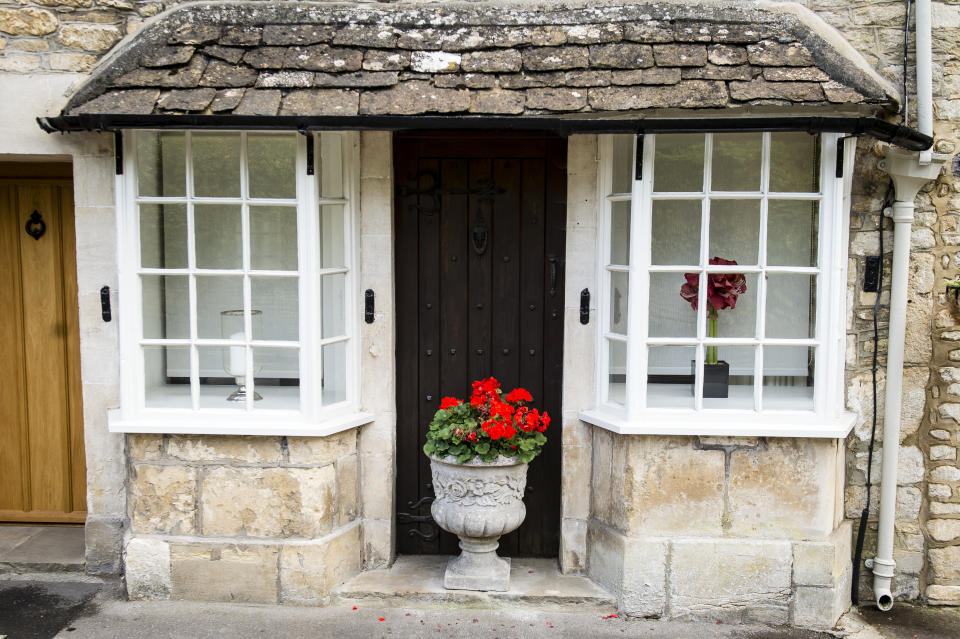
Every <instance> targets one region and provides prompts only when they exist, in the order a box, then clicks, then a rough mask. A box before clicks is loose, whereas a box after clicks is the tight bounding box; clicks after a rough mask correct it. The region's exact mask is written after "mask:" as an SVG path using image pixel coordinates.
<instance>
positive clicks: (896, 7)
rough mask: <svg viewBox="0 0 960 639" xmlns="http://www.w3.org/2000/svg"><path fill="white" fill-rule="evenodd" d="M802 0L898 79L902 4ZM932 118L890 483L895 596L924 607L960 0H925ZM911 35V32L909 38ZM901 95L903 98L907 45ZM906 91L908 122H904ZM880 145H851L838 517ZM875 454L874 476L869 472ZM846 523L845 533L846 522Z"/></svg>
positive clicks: (931, 557)
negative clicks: (930, 28) (937, 163)
mask: <svg viewBox="0 0 960 639" xmlns="http://www.w3.org/2000/svg"><path fill="white" fill-rule="evenodd" d="M806 4H807V6H808V7H810V8H811V9H812V10H814V11H816V12H817V13H818V14H819V15H820V16H821V17H823V18H824V19H825V20H826V21H827V22H829V23H830V24H831V25H833V26H835V27H836V28H838V29H839V30H840V31H841V32H842V33H843V35H844V37H846V38H847V39H848V40H849V41H850V42H851V43H852V44H853V45H854V46H855V47H857V48H858V49H859V50H860V51H861V53H863V54H864V55H865V56H866V57H867V59H868V60H869V61H870V63H871V64H873V65H874V66H875V67H876V68H877V69H878V70H879V71H880V72H881V73H882V74H884V75H885V76H887V77H888V78H889V79H891V80H894V81H896V82H897V83H898V84H899V83H900V82H901V79H902V66H901V65H902V56H903V32H902V27H903V20H904V4H903V3H899V2H876V1H869V2H868V1H860V2H852V3H851V2H846V1H841V0H810V1H809V2H807V3H806ZM932 9H933V24H934V25H935V31H934V39H933V57H934V69H933V76H934V110H935V112H934V117H935V120H936V126H935V133H936V136H935V137H936V138H937V140H938V142H937V144H936V149H935V150H936V151H937V152H940V153H944V154H948V155H950V156H951V157H950V159H949V160H948V161H947V163H946V167H945V169H944V170H943V172H942V173H941V175H940V177H939V179H938V180H937V181H936V182H935V183H932V184H930V185H929V186H927V187H926V188H925V189H923V190H922V191H921V193H920V194H919V195H918V197H917V202H916V204H917V215H916V222H915V223H914V227H913V234H912V241H911V262H910V278H909V289H908V301H909V303H908V307H907V342H906V351H905V368H904V394H903V404H904V408H903V412H902V416H901V417H902V421H903V425H902V430H901V445H902V449H901V453H900V465H899V479H898V489H897V514H896V520H897V522H896V536H895V550H894V558H895V560H896V561H897V576H896V578H895V579H894V584H893V586H894V594H895V596H896V597H897V598H899V599H920V600H923V601H926V602H928V603H931V604H950V605H960V572H958V571H957V566H958V563H960V562H958V559H960V468H958V462H957V446H958V443H960V442H958V432H957V431H958V419H960V386H958V385H957V384H956V382H957V381H958V380H960V369H958V367H957V363H958V361H960V348H958V344H957V342H958V341H960V309H958V308H957V305H956V304H955V303H954V302H953V300H952V299H950V298H948V297H947V296H946V295H945V294H944V280H945V279H947V278H952V277H954V276H955V275H956V274H957V273H958V270H960V252H958V249H957V246H958V245H960V234H958V221H960V220H958V215H960V195H958V194H960V163H958V156H957V155H956V151H957V150H960V91H958V87H960V47H958V44H957V43H958V42H960V6H958V5H957V4H956V3H954V2H933V3H932ZM912 41H913V38H912V37H911V43H912ZM909 58H910V59H909V65H910V66H911V68H910V69H908V73H907V77H908V93H910V94H911V97H913V95H914V91H915V89H914V72H913V69H912V65H913V60H914V56H913V50H912V44H911V48H910V56H909ZM915 107H916V104H915V100H911V107H910V111H911V115H910V122H911V123H912V124H913V125H915V124H916V117H915V113H916V111H915ZM880 156H881V150H880V149H879V148H878V147H876V146H874V144H873V143H872V142H871V141H869V140H864V141H862V142H861V143H860V145H859V148H858V153H857V173H856V176H855V181H854V191H853V202H852V208H853V212H852V215H851V234H850V264H849V267H848V268H849V278H850V281H849V290H848V296H847V299H848V305H849V306H850V307H851V312H850V314H849V315H848V318H849V322H848V326H847V330H848V340H847V346H848V349H847V379H848V389H847V392H848V405H849V407H850V408H851V409H853V410H856V411H857V412H858V413H859V414H860V415H861V419H860V421H859V422H858V425H857V426H856V428H855V429H854V431H853V433H851V435H850V437H849V438H848V440H847V487H846V491H845V492H846V516H847V517H848V518H850V519H851V520H855V519H859V516H860V512H861V511H862V509H863V507H864V501H865V494H866V488H865V482H866V457H867V455H866V450H867V443H868V441H869V437H870V425H871V418H872V414H873V407H872V388H871V379H870V365H871V360H872V356H873V325H872V317H873V304H874V301H875V299H876V294H874V293H864V292H863V290H862V289H863V286H862V284H863V271H864V265H865V257H866V256H867V255H877V254H879V229H880V228H881V220H882V218H881V212H880V208H881V203H882V200H883V196H884V194H885V192H886V189H887V184H888V183H889V180H888V179H887V177H886V175H885V174H884V173H883V172H882V170H880V168H879V166H878V162H879V160H880ZM882 227H883V229H884V241H885V251H886V252H887V255H886V258H885V260H884V274H885V283H886V286H885V287H884V290H883V291H882V292H881V304H884V305H885V304H888V303H889V282H890V277H889V272H890V271H889V269H890V261H889V251H890V250H891V249H892V244H893V241H892V232H891V229H892V224H891V223H890V221H889V220H888V219H885V220H882ZM886 323H887V315H886V309H884V308H882V307H881V313H880V339H879V350H878V359H879V366H880V374H879V376H878V393H879V411H880V418H879V420H878V421H879V425H878V439H877V450H878V451H879V448H880V443H881V442H882V435H883V419H882V412H883V406H884V392H885V385H884V378H885V375H884V367H885V364H886V359H885V351H886V337H887V335H886V328H887V327H886ZM880 463H881V456H880V455H879V454H876V455H875V457H874V465H873V481H874V483H876V482H877V481H878V479H879V474H880ZM878 497H879V488H878V487H876V486H875V488H874V491H873V495H872V500H871V501H872V503H871V520H870V521H871V524H870V527H869V529H868V533H867V540H866V544H865V549H864V556H865V557H869V556H872V555H873V553H874V549H875V548H876V508H877V500H878ZM854 532H855V531H854ZM871 585H872V574H871V573H870V571H869V570H866V569H864V570H863V572H862V573H861V583H860V586H861V588H860V592H861V600H862V601H868V602H869V601H871V600H872V598H873V595H872V590H871Z"/></svg>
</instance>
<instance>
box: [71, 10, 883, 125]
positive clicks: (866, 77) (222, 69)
mask: <svg viewBox="0 0 960 639" xmlns="http://www.w3.org/2000/svg"><path fill="white" fill-rule="evenodd" d="M762 6H764V5H763V4H762V3H761V5H759V7H762ZM783 6H784V5H782V4H780V5H769V7H768V8H759V7H758V5H756V4H745V3H738V2H702V3H699V4H674V3H670V2H658V3H656V4H653V3H651V4H643V3H641V4H628V3H625V2H623V0H619V1H615V2H606V3H605V2H603V1H600V2H594V3H591V4H590V5H589V6H588V5H586V4H571V3H560V4H543V5H533V4H530V3H527V4H515V5H504V4H498V5H490V4H475V3H471V4H466V3H416V4H369V3H357V4H318V3H297V2H284V3H269V4H267V3H244V2H234V3H229V2H220V3H209V2H207V3H191V4H185V5H179V6H177V7H174V8H172V9H170V10H169V11H167V12H165V13H163V14H160V15H158V16H157V17H155V18H154V19H152V21H151V22H150V23H148V24H147V25H146V26H145V27H144V29H142V30H141V31H140V32H139V33H137V34H135V35H134V36H130V37H128V39H127V40H125V41H124V42H122V43H121V44H120V45H119V46H118V48H117V49H116V50H115V51H114V52H113V53H112V54H111V55H110V56H108V57H107V58H105V59H104V60H103V61H102V62H101V64H100V65H99V66H98V68H97V69H95V70H94V73H93V75H92V77H91V78H90V79H89V80H88V81H87V82H86V83H85V84H84V85H83V86H81V87H80V89H79V90H78V91H77V92H76V93H75V94H74V95H73V97H72V98H71V99H70V101H69V103H68V104H67V106H66V108H65V109H64V115H77V114H87V113H93V114H141V115H147V114H185V113H190V114H221V115H222V114H229V113H233V114H238V115H240V114H242V115H307V116H316V115H347V116H352V115H415V114H428V113H430V114H473V115H484V114H487V115H498V116H503V115H525V116H531V115H546V114H572V113H584V112H589V113H598V112H600V113H618V112H624V111H641V110H644V109H655V108H722V107H732V106H739V105H745V104H773V105H796V104H802V105H827V104H875V105H883V106H895V105H896V102H897V97H896V93H895V90H894V89H892V88H891V87H890V85H889V84H888V83H887V82H886V81H885V80H883V79H882V78H881V77H880V76H879V75H878V74H877V73H876V72H875V71H873V70H872V69H871V68H870V67H869V66H868V65H867V63H866V62H865V61H864V60H863V58H862V57H860V56H859V54H856V53H855V52H854V51H853V49H852V47H850V46H849V45H848V44H846V43H845V42H844V41H843V40H842V38H840V36H839V34H837V32H835V31H833V30H832V29H831V28H830V27H828V26H826V25H825V24H824V23H822V21H819V19H818V18H816V16H814V15H813V14H812V13H810V12H809V11H807V10H806V9H804V8H802V7H800V6H798V5H788V6H790V9H789V10H787V11H784V10H783V9H782V7H783Z"/></svg>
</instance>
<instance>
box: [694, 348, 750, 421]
mask: <svg viewBox="0 0 960 639" xmlns="http://www.w3.org/2000/svg"><path fill="white" fill-rule="evenodd" d="M755 354H756V347H754V346H718V347H717V359H718V363H717V364H707V363H706V361H704V365H703V407H704V408H730V409H733V408H736V409H740V410H753V409H754V405H755V403H754V399H753V379H754V365H755V359H754V358H755ZM724 395H726V396H724Z"/></svg>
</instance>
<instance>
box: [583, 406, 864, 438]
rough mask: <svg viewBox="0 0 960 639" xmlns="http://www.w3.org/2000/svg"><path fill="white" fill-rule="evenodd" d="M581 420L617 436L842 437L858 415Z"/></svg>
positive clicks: (592, 416) (595, 416) (596, 413)
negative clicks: (826, 417)
mask: <svg viewBox="0 0 960 639" xmlns="http://www.w3.org/2000/svg"><path fill="white" fill-rule="evenodd" d="M579 417H580V420H581V421H583V422H586V423H588V424H592V425H594V426H599V427H600V428H604V429H606V430H609V431H611V432H613V433H617V434H618V435H710V436H725V437H817V438H828V439H842V438H844V437H846V436H847V434H848V433H849V432H850V431H851V429H853V426H854V424H855V423H856V419H857V415H856V414H855V413H850V412H843V413H839V414H838V415H837V416H836V417H835V418H833V419H824V418H822V417H820V416H813V417H811V418H809V419H808V418H797V417H794V416H786V415H784V416H781V415H773V414H766V415H764V414H759V415H758V414H753V415H746V416H744V415H742V414H736V415H717V414H716V413H701V414H697V413H693V412H692V411H691V412H685V411H673V412H672V413H668V412H665V411H664V412H655V411H649V412H647V413H645V414H644V415H643V416H642V417H641V418H640V419H637V420H628V419H626V418H624V417H622V416H618V415H615V414H611V413H609V412H606V411H603V410H601V409H594V410H588V411H582V412H581V413H580V415H579Z"/></svg>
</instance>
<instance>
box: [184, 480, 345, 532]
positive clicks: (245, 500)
mask: <svg viewBox="0 0 960 639" xmlns="http://www.w3.org/2000/svg"><path fill="white" fill-rule="evenodd" d="M335 491H336V473H335V471H334V467H333V466H332V465H328V466H324V467H322V468H215V469H213V470H211V471H209V472H208V473H207V475H206V477H205V479H204V482H203V489H202V493H201V510H202V517H203V534H205V535H220V536H225V537H233V536H250V537H315V536H318V535H322V534H324V533H326V532H327V531H329V530H330V528H331V523H332V519H333V518H334V516H335V512H334V511H335V502H334V496H335Z"/></svg>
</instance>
